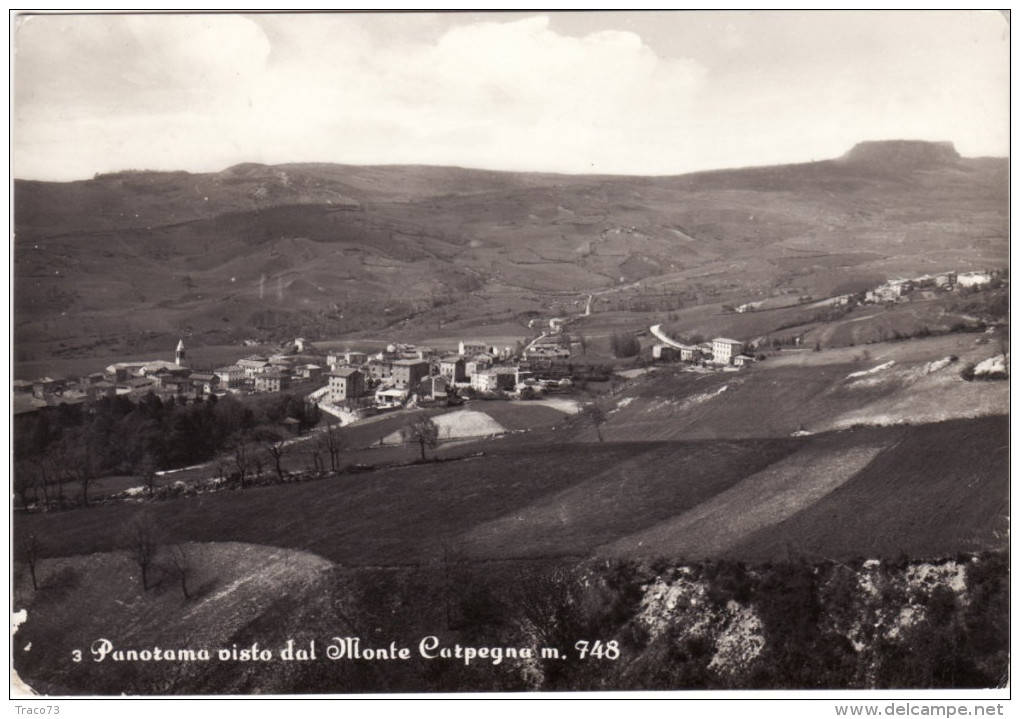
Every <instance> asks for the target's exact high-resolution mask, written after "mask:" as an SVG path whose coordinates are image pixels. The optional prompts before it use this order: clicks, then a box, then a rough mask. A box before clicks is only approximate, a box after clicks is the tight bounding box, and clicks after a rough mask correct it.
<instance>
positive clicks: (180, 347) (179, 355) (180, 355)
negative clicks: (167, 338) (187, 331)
mask: <svg viewBox="0 0 1020 719" xmlns="http://www.w3.org/2000/svg"><path fill="white" fill-rule="evenodd" d="M174 362H176V363H177V364H178V365H179V366H181V367H184V340H177V351H176V352H174Z"/></svg>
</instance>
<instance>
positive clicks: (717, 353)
mask: <svg viewBox="0 0 1020 719" xmlns="http://www.w3.org/2000/svg"><path fill="white" fill-rule="evenodd" d="M743 351H744V345H743V343H742V342H738V341H737V340H731V339H726V338H725V337H716V338H715V339H714V340H712V361H713V362H714V363H715V364H724V365H729V364H731V363H732V360H733V358H734V357H735V356H737V355H738V354H740V353H741V352H743Z"/></svg>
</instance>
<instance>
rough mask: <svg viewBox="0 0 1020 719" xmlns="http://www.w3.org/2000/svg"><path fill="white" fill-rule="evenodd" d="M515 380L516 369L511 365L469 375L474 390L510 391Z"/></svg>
mask: <svg viewBox="0 0 1020 719" xmlns="http://www.w3.org/2000/svg"><path fill="white" fill-rule="evenodd" d="M516 380H517V370H516V369H515V368H513V367H496V368H493V369H487V370H483V371H481V372H478V373H477V374H473V375H471V389H473V390H475V391H476V392H497V391H499V390H506V391H510V390H513V388H514V383H515V382H516Z"/></svg>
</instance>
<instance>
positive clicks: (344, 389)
mask: <svg viewBox="0 0 1020 719" xmlns="http://www.w3.org/2000/svg"><path fill="white" fill-rule="evenodd" d="M363 394H365V375H363V374H362V373H361V372H360V371H359V370H356V369H354V368H353V367H341V368H340V369H335V370H333V371H332V372H330V373H329V400H330V402H333V403H334V404H339V403H340V402H345V401H347V400H349V399H354V398H355V397H360V396H362V395H363Z"/></svg>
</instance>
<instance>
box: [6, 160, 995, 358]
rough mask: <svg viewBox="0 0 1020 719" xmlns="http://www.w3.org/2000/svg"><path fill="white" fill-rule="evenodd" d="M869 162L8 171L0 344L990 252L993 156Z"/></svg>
mask: <svg viewBox="0 0 1020 719" xmlns="http://www.w3.org/2000/svg"><path fill="white" fill-rule="evenodd" d="M857 154H860V153H857ZM877 154H878V155H879V156H881V158H882V161H881V162H879V161H878V160H876V159H875V158H874V157H873V156H874V155H876V153H875V152H872V151H868V152H865V153H864V156H863V157H855V153H851V155H850V157H849V160H848V159H842V160H832V161H825V162H817V163H811V164H806V165H789V166H781V167H768V168H749V169H741V170H726V171H718V172H710V173H698V174H694V175H687V176H679V177H615V176H614V177H600V176H566V175H539V174H523V173H498V172H485V171H476V170H464V169H458V168H435V167H401V166H393V167H351V166H343V165H315V164H300V165H281V166H274V167H268V166H263V165H239V166H236V167H233V168H229V169H227V170H224V171H223V172H220V173H211V174H203V175H191V174H188V173H183V172H181V173H151V172H125V173H118V174H113V175H104V176H98V177H96V178H95V179H93V180H89V181H83V182H75V183H43V182H22V181H16V182H15V189H14V229H15V251H14V260H15V266H14V276H15V312H16V322H15V332H16V334H15V338H16V341H17V344H18V351H19V353H20V356H21V357H22V358H24V359H28V358H30V357H31V356H34V355H37V354H40V353H53V352H55V351H60V352H64V353H67V354H75V353H77V354H87V353H90V352H94V351H98V350H97V347H96V345H97V344H98V345H100V346H101V348H102V349H103V350H105V351H107V352H110V351H124V350H127V349H135V350H138V351H145V350H148V349H150V348H152V347H155V346H157V345H159V344H162V343H165V341H166V339H165V338H166V337H168V336H177V335H180V334H184V335H189V336H192V337H194V338H196V344H216V343H223V342H226V341H235V340H237V339H240V338H244V337H246V336H249V335H252V334H256V335H261V336H264V337H267V338H269V337H282V336H293V335H294V334H295V333H301V334H304V335H305V336H309V337H321V336H336V335H340V334H344V333H349V332H353V331H357V330H364V329H369V328H373V327H375V328H377V327H381V326H385V325H388V324H390V323H393V322H397V321H399V320H401V319H408V320H409V323H408V325H407V326H406V327H405V329H408V330H409V329H413V328H415V327H432V328H435V327H439V326H442V324H443V323H445V322H453V321H458V320H459V321H462V322H463V321H470V322H475V323H477V324H482V323H485V322H489V323H495V322H508V321H509V322H515V321H517V320H518V318H519V317H520V316H521V315H522V313H524V312H535V311H539V312H540V311H543V310H545V309H548V308H550V307H552V306H553V304H554V303H556V302H562V301H567V302H574V301H580V300H583V299H585V296H586V294H587V293H589V292H600V291H603V292H604V291H612V292H613V293H614V294H618V295H619V296H621V297H628V296H635V297H636V296H638V294H639V293H641V294H646V295H647V294H651V295H652V296H654V295H656V294H662V293H667V294H672V295H676V296H679V297H684V298H685V301H686V302H691V301H693V302H701V301H714V300H715V299H716V298H719V297H725V296H728V293H733V292H736V291H738V290H739V291H740V292H741V293H744V294H751V295H753V294H755V293H766V294H767V293H769V292H771V291H774V290H776V289H777V288H782V289H783V290H784V291H793V290H796V289H797V288H800V289H801V290H803V291H804V292H807V293H813V294H815V295H816V296H824V294H825V293H826V292H830V291H832V290H833V289H835V288H837V287H840V286H843V285H845V284H846V283H847V282H851V283H852V282H854V281H855V278H856V279H857V280H860V278H867V281H868V282H870V281H871V280H872V279H873V278H875V277H885V276H888V275H892V274H898V273H905V272H914V271H929V270H938V269H966V268H970V267H984V266H1002V265H1004V264H1005V263H1006V261H1007V260H1006V255H1007V247H1008V243H1007V232H1008V230H1007V213H1006V199H1007V189H1006V188H1007V184H1008V183H1007V163H1006V161H1005V160H968V159H960V158H954V157H952V156H949V155H947V154H946V153H941V154H939V153H938V152H935V155H936V158H935V161H930V162H916V161H913V160H911V159H910V158H907V159H906V160H905V159H903V158H897V157H896V156H895V153H893V155H891V157H892V160H890V159H889V157H886V156H885V155H883V154H882V153H877ZM598 309H599V305H596V310H598ZM57 338H59V342H62V343H63V345H62V346H61V345H59V344H58V342H57Z"/></svg>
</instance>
